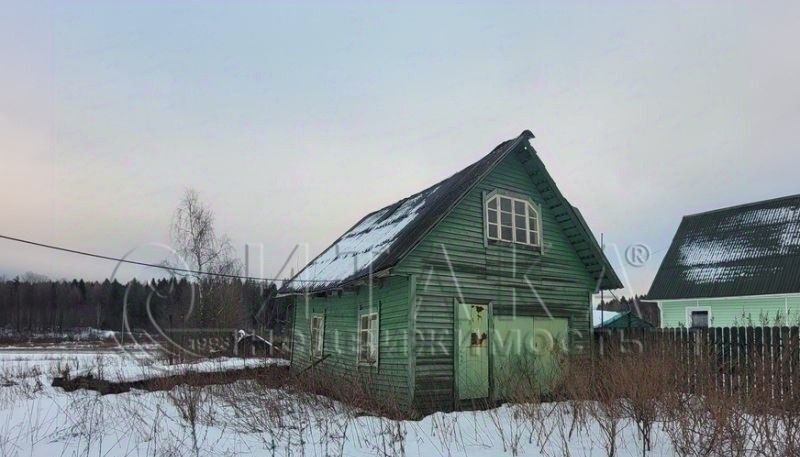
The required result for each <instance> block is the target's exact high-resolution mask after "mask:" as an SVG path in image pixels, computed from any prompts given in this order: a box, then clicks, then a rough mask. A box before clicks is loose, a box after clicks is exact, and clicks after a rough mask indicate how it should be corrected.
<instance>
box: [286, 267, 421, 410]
mask: <svg viewBox="0 0 800 457" xmlns="http://www.w3.org/2000/svg"><path fill="white" fill-rule="evenodd" d="M409 285H410V281H409V279H408V278H407V277H397V276H390V277H388V278H383V279H377V280H376V281H375V284H374V286H373V288H372V296H371V297H370V291H369V287H367V286H361V287H359V288H358V289H356V290H350V291H343V292H342V293H341V294H338V293H336V292H334V293H333V294H332V295H329V296H324V297H315V296H310V297H308V303H307V305H306V300H305V297H304V296H296V297H295V300H296V301H295V314H294V324H293V328H294V337H293V348H292V361H291V362H292V364H291V365H292V369H293V370H294V371H295V372H299V371H302V370H304V369H306V368H307V367H308V366H309V365H310V364H311V363H312V358H311V352H310V347H309V342H310V341H309V340H310V329H311V324H310V321H311V315H312V314H314V313H323V314H324V315H325V331H324V335H323V341H324V342H323V356H326V358H325V359H324V360H323V361H322V362H320V363H319V364H317V365H316V366H315V367H314V368H313V370H316V371H318V372H320V373H322V374H323V375H324V374H330V375H333V376H342V377H348V378H351V377H361V378H363V379H365V380H368V381H369V382H370V384H371V385H373V386H374V388H375V391H374V393H375V394H377V395H381V396H383V397H384V398H396V399H397V402H398V403H400V404H401V405H405V406H408V404H409V402H410V395H409V383H408V379H409V377H408V344H407V343H408V322H409V318H408V317H409V316H408V313H409V292H410V286H409ZM370 304H372V306H373V308H374V309H377V310H378V312H379V355H378V365H377V366H367V365H359V364H358V359H357V348H358V344H357V342H358V340H357V338H358V318H359V315H360V314H362V311H367V310H369V308H370Z"/></svg>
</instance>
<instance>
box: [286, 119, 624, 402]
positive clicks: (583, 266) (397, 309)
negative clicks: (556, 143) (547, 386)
mask: <svg viewBox="0 0 800 457" xmlns="http://www.w3.org/2000/svg"><path fill="white" fill-rule="evenodd" d="M531 138H533V135H532V134H531V133H530V132H528V131H525V132H523V133H522V134H521V135H520V136H519V137H517V138H515V139H512V140H509V141H505V142H503V143H501V144H500V145H499V146H497V147H496V148H495V149H494V150H492V151H491V152H490V153H489V154H488V155H486V156H485V157H483V158H482V159H480V160H479V161H477V162H475V163H474V164H472V165H470V166H469V167H467V168H465V169H463V170H461V171H460V172H458V173H456V174H455V175H453V176H451V177H449V178H447V179H445V180H444V181H441V182H439V183H438V184H435V185H433V186H431V187H429V188H427V189H425V190H423V191H421V192H419V193H417V194H414V195H412V196H410V197H408V198H405V199H403V200H400V201H398V202H396V203H393V204H391V205H389V206H387V207H385V208H382V209H380V210H378V211H375V212H372V213H370V214H368V215H366V216H365V217H364V218H363V219H361V220H360V221H359V222H357V223H356V224H355V225H354V226H353V227H352V228H350V229H349V230H347V231H346V232H345V233H344V234H343V235H342V236H341V237H340V238H339V239H337V240H336V241H335V242H334V243H333V244H332V245H331V246H330V247H328V248H327V249H326V250H325V251H323V252H322V254H320V255H319V256H318V257H316V258H315V259H313V260H312V261H311V262H310V263H309V264H308V265H307V266H306V267H305V268H304V269H303V270H301V271H300V272H299V273H298V274H297V275H296V276H295V277H294V278H293V279H292V280H290V281H289V282H288V283H287V284H286V285H285V286H284V287H283V288H282V289H281V293H282V294H293V295H294V300H295V306H294V309H295V315H294V331H293V342H292V349H293V350H292V358H291V363H292V368H293V370H295V371H298V372H299V371H303V370H308V369H313V370H319V372H321V373H328V374H330V375H332V377H333V376H341V377H347V378H350V379H352V378H353V377H356V378H360V379H362V380H364V382H367V383H368V384H369V387H370V390H372V391H373V392H374V393H375V394H376V395H380V396H381V397H382V398H384V399H387V398H390V399H392V400H393V401H396V402H397V403H398V404H400V405H401V406H402V407H405V408H409V409H412V410H416V411H419V412H422V411H431V410H435V409H447V408H452V407H454V406H458V404H459V403H460V401H463V400H474V399H483V398H487V399H492V398H497V397H499V396H500V394H499V391H500V386H499V384H500V381H499V380H500V379H501V378H502V377H503V375H504V373H507V372H508V370H506V369H505V367H507V366H508V364H509V363H510V362H509V361H510V360H511V359H512V358H513V357H515V356H526V355H527V353H529V352H533V351H538V352H540V353H541V354H542V355H541V356H540V357H539V358H537V359H536V360H537V362H536V363H538V364H539V365H540V366H541V365H543V364H546V363H548V361H549V360H550V359H548V358H547V356H546V355H544V354H545V349H546V348H547V349H548V350H549V349H552V346H553V345H554V343H553V341H554V340H555V341H557V342H558V343H563V344H564V345H565V346H566V349H567V350H570V349H571V350H580V349H584V350H585V349H588V347H589V345H590V344H591V341H592V338H591V306H590V303H591V295H592V293H594V292H595V291H596V290H597V289H598V287H600V288H604V289H615V288H620V287H621V286H622V285H621V283H620V281H619V279H618V277H617V276H616V274H615V273H614V271H613V270H612V269H611V267H610V266H609V263H608V260H607V259H606V258H605V256H604V255H603V253H602V251H601V249H600V247H599V246H598V244H597V242H596V240H595V238H594V237H593V235H592V233H591V232H590V230H589V228H588V227H587V226H586V222H585V221H584V220H583V218H582V217H581V215H580V213H579V212H578V210H577V209H576V208H574V207H573V206H571V205H570V204H569V202H568V201H567V200H566V199H565V198H564V196H563V195H562V194H561V192H560V191H559V190H558V187H557V186H556V184H555V182H554V181H553V179H552V178H551V177H550V174H549V173H548V172H547V170H546V169H545V167H544V165H543V164H542V162H541V160H540V159H539V157H538V155H537V153H536V152H535V151H534V150H533V147H532V146H531V145H530V143H529V140H530V139H531ZM387 179H391V177H390V175H387ZM339 203H340V204H346V200H339ZM522 341H524V343H525V344H519V343H520V342H522ZM587 352H588V351H587ZM550 353H551V351H550V352H547V354H550Z"/></svg>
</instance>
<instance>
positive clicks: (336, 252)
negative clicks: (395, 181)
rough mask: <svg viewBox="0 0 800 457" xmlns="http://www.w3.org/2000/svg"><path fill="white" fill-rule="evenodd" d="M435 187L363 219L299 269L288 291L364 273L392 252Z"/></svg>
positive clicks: (322, 284)
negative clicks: (379, 258)
mask: <svg viewBox="0 0 800 457" xmlns="http://www.w3.org/2000/svg"><path fill="white" fill-rule="evenodd" d="M438 188H439V186H438V185H437V186H434V187H431V188H429V189H426V190H424V191H422V192H420V193H418V194H415V195H412V196H411V197H408V198H406V199H405V200H401V201H400V202H398V203H396V204H394V205H390V206H387V207H386V208H383V209H380V210H378V211H375V212H374V213H371V214H369V215H367V216H366V217H364V219H362V220H361V221H360V222H359V223H357V224H356V225H355V226H354V227H353V228H351V229H350V230H348V231H347V233H345V234H344V235H342V237H341V238H339V239H338V240H337V241H336V242H335V243H333V244H332V245H331V246H330V247H329V248H328V249H326V250H325V251H324V252H323V253H322V254H320V255H319V256H318V257H317V258H316V259H314V260H312V261H311V263H309V264H308V266H306V268H305V269H303V270H302V271H301V272H300V274H299V275H297V276H296V277H295V278H294V279H293V280H292V281H290V282H289V283H287V285H286V286H285V287H288V288H303V287H308V288H309V289H317V288H325V287H327V286H331V285H335V284H337V283H339V282H341V281H344V280H346V279H347V278H349V277H351V276H354V275H357V274H358V273H359V272H361V271H363V270H365V269H367V268H368V267H369V266H370V265H371V264H372V262H373V261H374V260H375V259H377V258H378V256H380V255H381V254H382V253H384V252H386V251H387V250H389V249H391V248H392V245H393V243H394V242H395V241H396V240H397V238H398V235H399V234H400V232H401V231H402V230H403V229H404V228H405V227H406V226H407V225H408V224H409V223H411V222H412V221H414V219H415V218H416V217H417V216H418V215H419V213H420V209H421V208H422V207H423V206H424V205H425V202H426V200H427V199H428V198H429V197H430V196H432V195H433V194H434V193H435V192H436V191H437V190H438Z"/></svg>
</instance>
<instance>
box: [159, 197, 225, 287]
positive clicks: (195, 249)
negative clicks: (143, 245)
mask: <svg viewBox="0 0 800 457" xmlns="http://www.w3.org/2000/svg"><path fill="white" fill-rule="evenodd" d="M171 235H172V243H173V245H174V247H175V250H176V251H177V252H178V254H180V255H181V256H183V257H184V259H185V261H186V262H187V263H189V265H190V266H191V269H193V270H197V271H200V272H203V273H222V274H237V273H238V270H239V265H238V261H237V260H236V259H235V258H234V257H233V246H232V245H231V241H230V239H229V238H228V237H227V236H226V235H222V236H217V233H216V230H215V229H214V212H213V211H212V210H211V208H209V207H208V206H206V205H205V204H203V202H201V201H200V197H199V195H198V194H197V191H196V190H194V189H186V191H185V192H184V194H183V198H182V199H181V202H180V204H179V205H178V208H177V209H176V210H175V215H174V216H173V219H172V230H171ZM198 279H200V278H198Z"/></svg>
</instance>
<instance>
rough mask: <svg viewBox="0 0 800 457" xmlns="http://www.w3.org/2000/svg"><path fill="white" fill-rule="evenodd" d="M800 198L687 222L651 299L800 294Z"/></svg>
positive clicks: (724, 211) (689, 218)
mask: <svg viewBox="0 0 800 457" xmlns="http://www.w3.org/2000/svg"><path fill="white" fill-rule="evenodd" d="M798 277H800V196H791V197H784V198H781V199H775V200H768V201H764V202H757V203H751V204H748V205H741V206H736V207H732V208H725V209H721V210H716V211H710V212H707V213H701V214H696V215H692V216H687V217H686V218H684V220H683V222H682V223H681V226H680V228H679V229H678V233H677V234H676V235H675V239H674V241H673V244H672V246H671V247H670V250H669V251H668V252H667V255H666V256H665V258H664V261H663V263H662V264H661V268H660V269H659V272H658V274H657V275H656V278H655V280H654V281H653V287H652V288H651V291H650V296H651V297H652V298H662V299H663V298H700V297H710V296H732V295H759V294H768V293H784V292H789V291H794V292H797V291H800V282H799V281H798Z"/></svg>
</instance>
